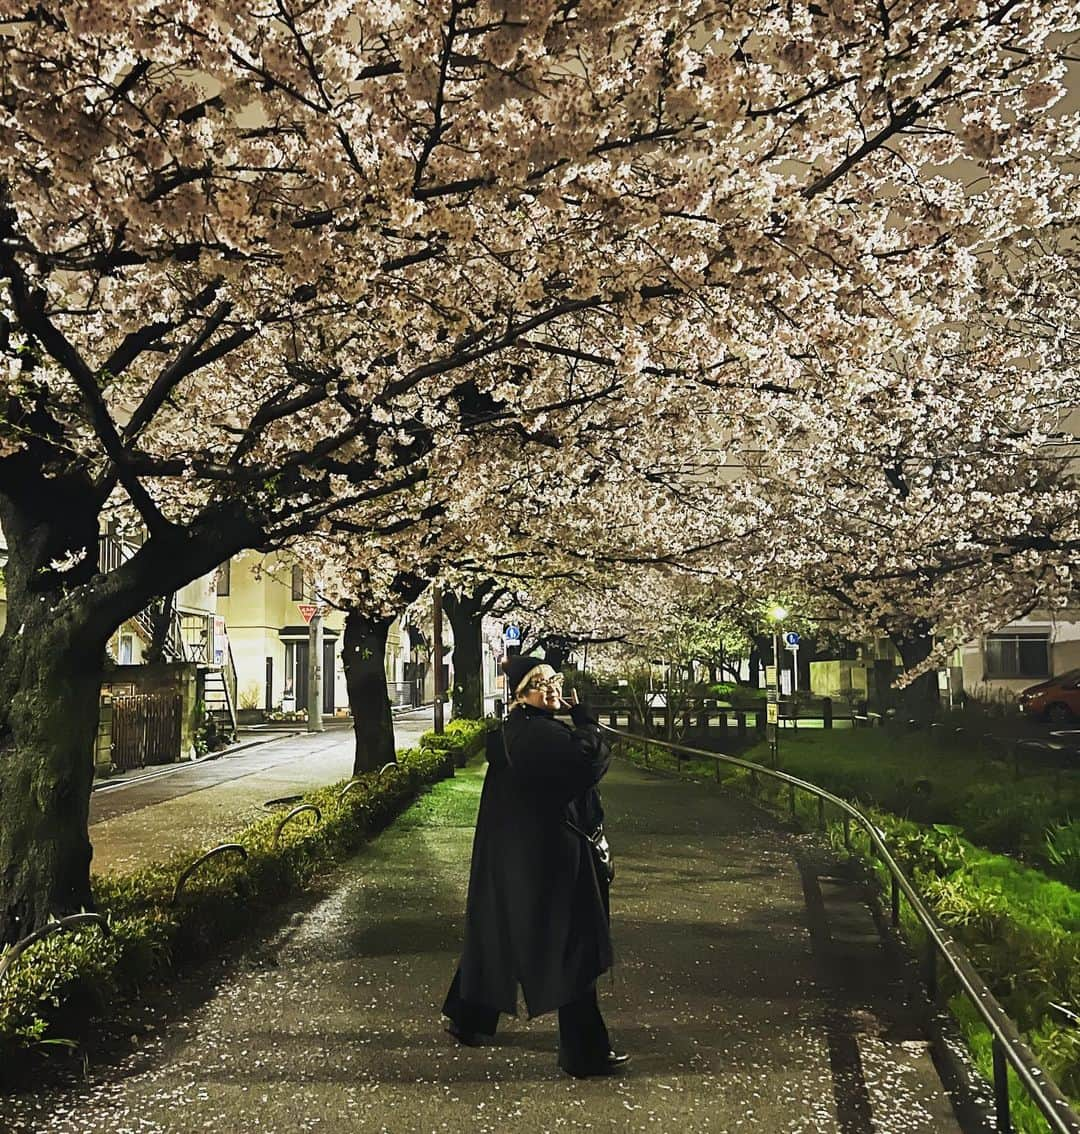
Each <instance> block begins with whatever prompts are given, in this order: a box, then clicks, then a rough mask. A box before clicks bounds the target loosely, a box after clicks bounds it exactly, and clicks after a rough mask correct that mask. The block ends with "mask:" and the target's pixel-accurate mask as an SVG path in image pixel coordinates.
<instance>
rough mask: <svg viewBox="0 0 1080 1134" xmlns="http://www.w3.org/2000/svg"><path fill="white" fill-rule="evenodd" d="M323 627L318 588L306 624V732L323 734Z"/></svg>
mask: <svg viewBox="0 0 1080 1134" xmlns="http://www.w3.org/2000/svg"><path fill="white" fill-rule="evenodd" d="M322 631H323V627H322V607H321V606H319V592H318V587H316V588H315V613H314V614H313V615H312V616H311V621H310V622H309V623H308V694H307V701H308V703H307V730H308V732H324V731H325V729H324V728H323V720H322V704H323V690H322V686H323V671H322V654H323V632H322Z"/></svg>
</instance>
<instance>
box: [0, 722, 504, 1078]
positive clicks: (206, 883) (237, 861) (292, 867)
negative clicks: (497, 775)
mask: <svg viewBox="0 0 1080 1134" xmlns="http://www.w3.org/2000/svg"><path fill="white" fill-rule="evenodd" d="M486 733H487V723H486V722H484V721H454V722H451V723H450V724H449V725H448V726H447V730H446V734H445V736H435V735H434V734H432V733H426V734H425V735H424V736H423V737H422V738H421V741H420V746H419V747H418V748H412V749H406V750H403V751H401V752H399V753H398V767H397V769H396V770H393V771H388V772H387V773H386V774H385V775H382V776H376V775H374V774H372V775H366V776H363V777H361V778H360V783H359V784H358V786H357V787H355V788H353V789H351V790H350V791H349V792H348V793H347V794H346V795H345V796H344V797H341V790H342V788H343V787H344V786H345V784H346V783H347V782H348V781H344V780H343V781H342V782H341V783H338V784H332V785H330V786H328V787H325V788H321V789H319V790H318V791H313V792H309V793H308V794H307V795H305V796H304V797H303V799H302V800H301V801H299V802H302V803H306V804H314V805H315V806H316V807H318V808H319V810H320V812H321V814H322V820H321V822H319V823H318V824H315V823H313V822H312V818H313V817H312V816H311V815H310V814H308V815H303V816H298V817H297V818H296V819H295V820H294V821H293V822H291V823H289V824H288V825H287V826H286V827H285V828H284V830H283V831H282V833H281V836H280V838H276V837H275V835H276V832H277V828H278V824H279V823H280V822H281V819H282V817H283V815H284V812H279V813H276V814H269V815H267V816H266V817H265V818H263V819H259V820H258V821H257V822H255V823H253V824H251V825H250V826H249V827H247V828H246V829H245V830H244V831H242V832H241V833H240V835H239V836H237V837H236V838H235V840H234V841H235V842H238V843H240V844H241V845H242V846H243V847H244V849H245V850H246V852H247V858H246V859H241V858H239V856H238V855H229V856H227V857H221V858H215V859H211V860H209V861H207V862H206V864H205V865H204V866H202V867H200V868H199V870H198V872H197V873H196V874H195V875H193V877H192V878H191V881H190V882H189V883H188V885H187V887H186V889H185V890H184V892H183V894H182V895H181V897H180V899H179V901H178V902H176V903H175V904H174V903H173V902H172V896H173V889H174V887H175V885H176V881H177V878H178V877H179V875H180V873H181V871H182V870H183V869H184V868H185V867H187V866H188V865H189V864H190V863H191V862H192V860H193V857H194V856H186V855H185V856H177V857H175V858H172V859H170V860H168V861H166V862H159V863H151V864H149V865H148V866H146V867H143V868H142V869H140V870H137V871H133V872H132V873H129V874H123V875H108V876H104V877H100V876H95V877H94V878H93V880H92V885H93V892H94V898H95V902H96V904H97V911H98V912H99V913H101V914H103V915H104V916H105V917H106V918H107V919H108V922H109V926H110V932H109V933H103V932H102V931H101V930H100V929H98V928H96V927H91V928H88V929H81V930H79V931H78V932H77V933H63V932H60V933H55V934H53V935H51V936H49V937H46V938H44V939H43V940H41V941H39V942H36V943H35V944H33V945H31V946H29V947H28V948H27V949H26V950H25V952H24V953H23V954H22V955H21V956H20V957H18V958H17V960H16V961H15V963H14V964H13V966H12V967H11V968H10V969H9V971H8V974H7V976H6V978H5V979H4V980H3V981H2V982H0V1083H3V1082H7V1083H13V1082H15V1081H16V1079H17V1078H18V1077H21V1076H24V1075H25V1072H26V1068H27V1064H28V1062H32V1061H34V1060H40V1059H41V1058H42V1057H44V1056H48V1055H50V1054H58V1053H63V1052H67V1051H70V1050H71V1049H73V1048H77V1046H78V1045H79V1043H80V1042H81V1041H83V1040H84V1039H85V1038H86V1037H87V1036H88V1035H90V1034H91V1031H92V1030H94V1029H97V1028H103V1027H104V1028H106V1029H107V1028H108V1025H109V1022H110V1021H114V1020H117V1019H120V1018H122V1017H123V1015H124V1014H125V1013H126V1012H128V1011H130V1010H131V1009H132V1008H133V1006H134V1005H136V1004H138V1003H139V1001H140V1000H141V999H142V995H143V992H144V990H148V989H151V988H153V987H155V986H160V985H161V984H162V983H164V982H168V981H169V980H170V978H171V977H172V976H173V975H174V974H176V973H177V972H178V971H180V970H182V969H185V968H189V967H191V966H192V965H194V964H197V963H198V962H199V961H201V960H203V959H205V958H206V957H208V956H209V955H211V954H212V953H213V952H215V951H216V950H218V949H219V948H220V946H222V945H223V944H226V943H227V942H229V941H231V940H233V939H235V938H237V937H239V936H240V935H241V934H242V933H244V932H247V931H249V930H250V929H251V927H252V924H253V922H255V921H256V919H257V918H258V917H259V916H260V914H264V913H266V912H267V911H269V910H270V909H272V908H273V907H274V906H275V905H277V904H278V903H280V902H281V901H283V900H284V899H286V898H288V897H289V896H291V895H293V894H296V893H298V892H300V891H301V890H302V889H303V888H304V887H305V886H306V885H308V883H310V881H311V880H312V879H313V878H314V877H316V876H317V875H318V874H320V873H321V872H324V871H325V870H326V869H327V868H328V867H330V866H331V865H333V864H334V863H335V862H338V861H340V860H341V859H342V858H344V857H345V856H347V855H348V854H350V853H352V852H353V851H355V850H356V849H357V848H358V847H359V846H360V845H361V844H362V843H363V842H364V840H365V839H367V838H368V837H370V835H372V834H373V833H375V832H376V831H378V830H380V829H381V828H383V827H384V826H386V824H387V823H388V822H390V821H391V820H392V819H393V818H394V817H395V816H396V815H398V814H400V812H401V811H402V810H404V808H405V807H406V806H407V805H408V804H409V803H410V802H411V801H412V800H413V799H414V798H415V796H416V793H417V791H418V790H419V789H420V788H421V787H422V786H423V785H425V784H428V783H432V782H434V781H436V780H440V779H442V778H444V777H446V776H449V775H452V774H453V769H454V767H455V765H457V766H461V765H462V764H464V763H465V762H466V761H467V760H468V759H470V758H472V757H475V756H477V755H479V754H481V753H482V752H483V748H484V740H485V736H486Z"/></svg>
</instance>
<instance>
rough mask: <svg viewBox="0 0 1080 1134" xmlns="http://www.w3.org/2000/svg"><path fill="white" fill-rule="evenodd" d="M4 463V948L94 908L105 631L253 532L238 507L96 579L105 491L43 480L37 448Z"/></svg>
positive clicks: (0, 863)
mask: <svg viewBox="0 0 1080 1134" xmlns="http://www.w3.org/2000/svg"><path fill="white" fill-rule="evenodd" d="M2 471H3V476H2V477H0V526H2V527H3V530H4V534H5V537H6V540H7V544H8V562H7V565H6V569H5V580H4V581H5V588H6V592H7V605H8V610H7V623H6V626H5V630H4V634H3V636H0V943H10V942H13V941H16V940H18V939H20V938H22V937H24V936H26V935H27V934H28V933H31V932H33V931H34V930H36V929H39V928H41V926H42V925H44V924H45V922H46V921H48V920H49V918H50V916H53V915H64V914H68V913H74V912H78V911H79V910H80V909H83V908H89V907H90V906H91V904H92V898H91V893H90V860H91V854H92V850H91V846H90V840H89V834H88V829H87V823H88V816H89V808H90V788H91V780H92V778H93V750H94V742H95V740H96V735H97V726H98V704H99V700H100V696H101V683H102V677H103V673H104V665H105V647H106V643H107V642H108V639H109V636H110V635H111V634H112V633H113V632H115V631H116V630H117V629H118V628H119V627H120V626H121V625H122V624H123V622H124V621H125V620H126V619H128V618H131V617H133V616H134V615H135V614H136V613H137V612H139V611H140V610H142V609H144V608H145V607H146V606H147V604H148V603H149V602H150V601H151V600H152V599H153V598H154V597H155V596H157V595H159V594H160V593H161V592H162V591H163V590H164V591H173V590H175V589H176V588H177V587H179V586H182V585H183V584H185V583H188V582H190V581H191V580H193V579H197V578H198V577H199V576H200V575H202V574H205V573H206V572H207V571H209V570H211V569H212V568H213V567H214V566H215V565H216V564H217V563H219V562H220V561H221V560H223V559H225V558H227V557H228V556H229V555H231V554H233V553H234V552H235V551H238V550H240V548H241V547H243V546H254V545H255V543H257V537H256V535H255V533H254V532H253V531H252V529H251V526H250V525H249V524H247V523H245V522H244V520H243V518H242V517H240V516H233V517H229V519H228V520H223V521H222V526H221V529H220V531H217V530H214V531H212V530H210V529H208V528H206V527H205V526H204V527H197V528H193V529H192V530H190V531H184V530H181V529H177V528H172V527H167V528H165V529H164V530H163V531H162V532H161V533H160V534H158V535H157V536H153V537H151V538H150V539H148V540H147V542H146V543H144V544H143V545H142V547H141V548H140V549H139V550H138V552H136V554H135V555H134V556H133V557H132V558H131V559H129V560H127V561H126V562H124V563H123V564H122V565H120V566H118V567H116V568H114V569H113V570H110V571H109V572H108V573H107V574H102V573H100V571H99V565H98V529H97V517H98V515H99V514H100V508H101V500H100V492H99V490H98V489H96V488H95V486H94V485H93V484H91V482H90V481H89V480H88V479H87V478H85V477H81V476H78V475H72V476H67V477H65V476H52V477H46V476H44V475H42V474H41V472H40V471H39V469H38V468H36V467H35V465H34V462H33V459H32V454H28V455H27V456H26V457H25V458H23V457H20V456H15V457H12V458H9V459H8V460H7V461H6V462H5V463H4V466H3V470H2ZM61 560H63V561H65V562H64V563H63V565H60V564H59V562H58V561H61Z"/></svg>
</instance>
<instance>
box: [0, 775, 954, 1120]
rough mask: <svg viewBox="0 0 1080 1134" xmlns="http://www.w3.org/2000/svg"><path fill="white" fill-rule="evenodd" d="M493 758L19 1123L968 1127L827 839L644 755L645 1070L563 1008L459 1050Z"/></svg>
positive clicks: (640, 1030) (632, 848) (631, 944)
mask: <svg viewBox="0 0 1080 1134" xmlns="http://www.w3.org/2000/svg"><path fill="white" fill-rule="evenodd" d="M481 776H482V771H481V770H480V769H474V768H469V769H466V770H465V771H459V773H458V775H457V776H456V777H455V778H454V779H452V780H449V781H445V782H444V783H442V784H440V785H438V786H437V787H435V788H434V789H433V790H432V791H431V792H429V793H428V794H426V795H425V796H423V797H422V798H421V799H420V800H419V801H418V802H417V804H415V805H414V806H413V808H412V809H410V811H409V812H407V813H406V814H405V815H404V816H403V817H402V818H401V819H400V820H399V821H398V822H397V823H395V824H394V825H393V826H392V827H391V828H389V829H388V830H387V831H385V832H384V833H383V834H382V835H381V836H379V837H378V838H377V839H375V840H373V841H372V842H371V843H370V844H368V846H367V847H366V848H365V849H364V850H363V851H362V853H360V854H359V855H358V856H357V857H356V858H355V859H354V860H352V861H351V862H350V863H349V864H347V866H345V867H343V868H342V869H341V871H340V872H339V874H338V876H337V882H336V884H335V886H334V887H333V889H332V892H331V893H330V894H329V895H328V896H327V897H325V898H324V899H323V900H321V901H317V902H316V901H314V900H312V899H309V900H308V901H307V903H306V905H303V906H299V905H298V906H297V908H296V911H295V912H294V914H293V917H292V920H291V921H290V922H289V924H288V927H287V928H286V929H285V930H283V931H282V932H280V933H279V934H278V935H277V936H276V937H275V938H274V939H273V940H272V941H271V942H269V943H268V944H267V943H264V944H262V945H261V946H253V947H252V948H251V949H250V950H249V952H248V953H247V955H246V956H245V957H244V958H242V959H241V960H240V961H239V962H236V963H234V964H231V965H230V966H229V967H228V968H227V969H226V970H224V971H223V972H220V973H216V974H212V975H211V974H205V973H204V974H203V975H202V976H201V977H199V978H198V980H195V981H192V982H189V986H188V990H187V995H188V998H189V999H191V998H192V997H194V1001H195V1003H194V1007H189V1008H188V1009H186V1010H185V1011H183V1012H179V1013H176V1014H175V1018H174V1019H172V1020H169V1021H167V1022H162V1024H161V1026H160V1027H159V1028H158V1029H156V1030H151V1031H150V1033H149V1034H148V1035H144V1036H141V1037H138V1045H139V1046H138V1048H137V1049H136V1051H135V1052H134V1053H133V1054H132V1055H131V1056H130V1057H129V1058H128V1059H127V1060H126V1061H125V1063H124V1064H122V1065H121V1066H119V1067H113V1068H103V1069H97V1070H93V1071H92V1072H91V1080H90V1082H89V1083H88V1084H87V1085H85V1086H84V1087H82V1088H80V1089H79V1090H78V1091H77V1092H76V1093H74V1094H70V1093H69V1094H61V1095H57V1096H52V1097H46V1098H41V1097H39V1098H38V1099H37V1100H36V1105H27V1104H25V1103H21V1102H20V1101H19V1100H14V1102H13V1104H12V1106H11V1107H6V1108H5V1109H6V1111H7V1114H6V1115H5V1117H6V1118H7V1120H8V1121H9V1122H10V1123H11V1125H10V1126H9V1127H8V1128H9V1129H12V1130H14V1131H42V1132H44V1131H46V1130H47V1131H49V1134H75V1132H91V1131H93V1132H100V1131H108V1132H109V1134H129V1132H130V1134H134V1132H140V1134H143V1132H165V1131H170V1132H171V1131H197V1130H204V1129H214V1130H220V1131H230V1132H232V1131H236V1132H248V1131H256V1130H258V1131H282V1132H286V1131H289V1132H291V1131H308V1130H319V1131H333V1132H337V1131H341V1132H345V1131H349V1132H355V1131H362V1132H368V1131H371V1132H387V1134H412V1132H425V1134H428V1132H431V1134H439V1132H451V1134H453V1132H456V1131H461V1132H465V1131H468V1132H469V1134H482V1132H484V1131H491V1132H499V1134H502V1132H504V1131H510V1130H513V1131H517V1132H530V1134H531V1132H540V1131H556V1130H559V1131H561V1130H592V1131H598V1130H605V1131H657V1132H661V1134H669V1132H671V1134H674V1132H680V1134H681V1132H684V1131H685V1132H688V1134H693V1132H697V1131H717V1132H721V1134H736V1132H743V1131H754V1130H756V1131H762V1132H767V1134H781V1132H784V1134H811V1132H815V1134H816V1132H821V1134H834V1132H837V1134H864V1132H866V1134H868V1132H871V1131H882V1132H885V1131H896V1132H911V1131H917V1132H930V1134H946V1132H948V1134H956V1131H957V1129H958V1128H957V1126H956V1124H955V1121H954V1120H953V1118H952V1115H951V1110H950V1107H949V1104H948V1101H947V1099H946V1098H945V1097H944V1094H943V1091H942V1088H941V1085H940V1083H939V1081H938V1080H937V1078H936V1076H935V1074H934V1071H933V1068H932V1066H931V1064H930V1060H929V1058H928V1056H927V1053H926V1045H925V1043H924V1042H923V1040H922V1037H921V1036H920V1035H919V1034H918V1032H917V1030H916V1029H915V1027H914V1025H913V1023H912V1020H911V1018H910V1017H909V1014H908V1013H907V1012H906V1011H905V1010H904V1008H903V1006H902V995H901V993H900V991H899V986H898V985H897V984H895V983H894V982H893V981H892V979H891V977H890V975H889V967H888V964H887V962H886V960H885V957H884V954H883V951H882V949H881V947H880V945H879V944H878V941H877V938H876V935H875V934H874V932H873V926H872V924H871V921H870V917H869V914H868V913H867V911H866V910H865V908H864V907H862V906H861V905H859V904H858V902H856V901H853V900H852V893H851V889H850V887H846V886H844V885H841V884H840V883H839V882H838V880H836V879H834V878H832V877H831V875H830V874H829V872H828V870H827V869H824V868H823V867H822V865H821V864H820V863H819V862H818V861H817V858H816V855H815V853H814V851H813V847H812V844H811V842H810V841H809V840H807V839H804V838H803V837H801V836H794V835H791V834H788V833H785V832H783V831H780V830H778V829H777V828H776V827H775V826H773V824H772V823H771V822H770V821H769V820H768V819H767V818H765V817H763V816H762V814H761V813H760V812H759V811H757V810H756V809H754V808H753V807H751V806H750V805H749V804H748V803H746V802H745V801H743V800H741V799H738V798H732V797H729V796H725V795H723V794H721V793H720V791H719V790H718V789H716V788H715V787H714V786H713V785H708V784H706V785H693V784H689V783H682V782H676V781H673V780H666V779H658V778H655V777H653V776H650V775H649V774H648V773H645V772H642V771H639V770H637V769H635V768H632V767H629V766H627V765H626V764H617V765H616V766H615V768H613V770H612V773H611V774H610V775H609V777H608V780H607V782H606V787H605V793H604V794H605V801H606V805H607V809H608V813H609V828H610V834H611V836H612V842H613V844H614V846H615V848H616V853H617V859H618V869H619V877H618V880H617V882H616V887H615V891H614V894H613V901H612V906H613V920H614V933H615V939H616V946H617V949H618V951H619V957H620V960H619V964H618V966H617V969H616V972H615V977H614V981H613V983H609V982H608V981H607V980H606V979H605V980H604V981H603V982H602V987H601V1003H602V1005H603V1006H604V1010H605V1013H606V1016H607V1018H608V1022H609V1025H610V1028H611V1030H612V1034H613V1036H614V1037H615V1039H616V1042H617V1044H618V1046H619V1047H621V1048H625V1049H626V1050H628V1051H630V1052H631V1053H632V1055H633V1065H632V1068H631V1069H630V1071H629V1073H628V1074H627V1075H626V1076H625V1077H624V1078H621V1079H614V1080H584V1081H577V1080H571V1079H568V1078H566V1077H565V1076H562V1075H561V1073H560V1072H559V1071H558V1070H557V1068H556V1066H555V1039H554V1027H555V1022H554V1019H553V1018H552V1017H543V1018H541V1019H538V1020H534V1021H531V1022H529V1021H525V1020H524V1019H517V1020H511V1021H508V1022H507V1024H506V1026H505V1028H503V1029H502V1030H501V1033H500V1036H499V1037H498V1041H497V1043H496V1045H495V1046H493V1047H490V1048H483V1049H465V1048H460V1047H458V1046H457V1045H456V1044H454V1043H453V1041H452V1040H450V1038H449V1037H448V1036H446V1035H445V1034H444V1033H443V1032H442V1030H441V1023H440V1019H439V1006H440V1004H441V1000H442V996H443V993H444V991H445V988H446V985H447V983H448V981H449V979H450V976H451V974H452V972H453V967H454V963H455V959H456V955H457V950H458V947H459V943H460V936H461V927H462V908H463V903H464V896H465V885H466V879H467V870H468V858H469V850H470V844H471V837H472V829H471V824H472V822H473V818H474V816H475V810H476V804H477V799H478V796H479V789H480V783H481ZM199 982H201V983H199ZM35 1115H36V1116H37V1117H34V1116H35Z"/></svg>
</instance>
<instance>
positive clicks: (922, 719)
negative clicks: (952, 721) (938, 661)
mask: <svg viewBox="0 0 1080 1134" xmlns="http://www.w3.org/2000/svg"><path fill="white" fill-rule="evenodd" d="M890 637H891V638H892V641H893V644H894V645H895V646H896V648H897V649H898V650H899V651H900V657H901V659H902V661H903V663H904V669H913V668H914V667H915V666H917V665H920V664H921V663H922V662H924V661H926V659H927V658H928V657H929V656H930V651H931V650H932V649H933V648H934V636H933V634H931V633H930V628H929V626H927V625H925V624H917V625H916V626H915V627H914V628H911V629H907V630H905V631H904V632H901V633H892V634H890ZM940 708H941V699H940V694H939V692H938V675H937V670H936V669H932V670H930V672H929V673H924V674H922V676H921V677H917V678H916V679H915V680H914V681H913V682H912V683H911V684H910V685H907V686H905V687H904V688H903V689H901V690H899V691H898V696H897V711H898V713H899V714H900V716H902V717H904V718H905V719H910V720H914V721H918V722H919V723H926V722H928V721H932V720H933V719H934V718H935V717H936V716H937V714H938V710H939V709H940Z"/></svg>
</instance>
